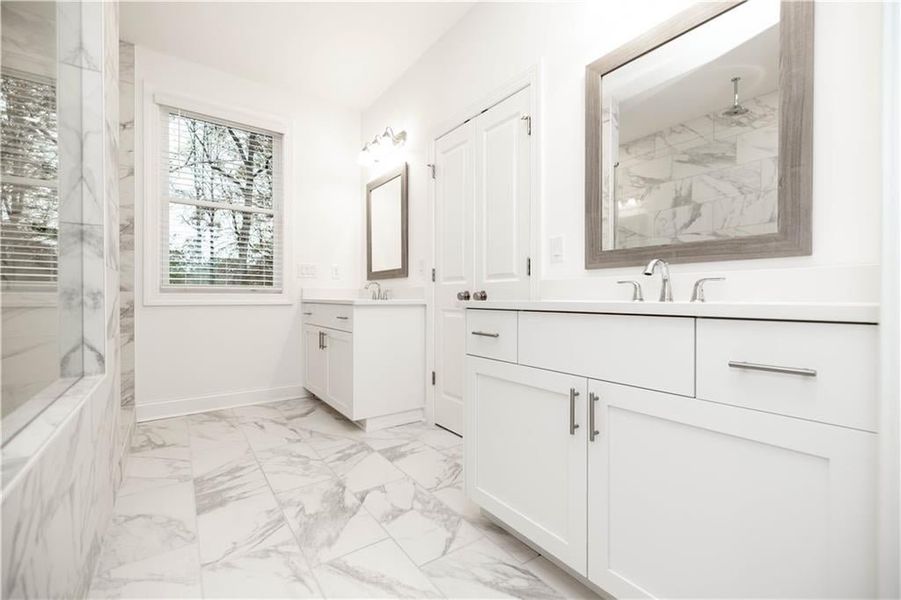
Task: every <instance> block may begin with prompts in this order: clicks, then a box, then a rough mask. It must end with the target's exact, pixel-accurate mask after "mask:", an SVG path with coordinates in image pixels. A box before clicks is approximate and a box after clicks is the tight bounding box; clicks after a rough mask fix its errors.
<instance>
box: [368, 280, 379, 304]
mask: <svg viewBox="0 0 901 600" xmlns="http://www.w3.org/2000/svg"><path fill="white" fill-rule="evenodd" d="M372 286H375V289H374V290H372V293H371V296H372V299H373V300H381V299H382V284H380V283H379V282H378V281H367V282H366V285H364V286H363V289H364V290H368V289H369V288H371V287H372Z"/></svg>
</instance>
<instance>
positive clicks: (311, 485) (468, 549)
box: [91, 400, 592, 598]
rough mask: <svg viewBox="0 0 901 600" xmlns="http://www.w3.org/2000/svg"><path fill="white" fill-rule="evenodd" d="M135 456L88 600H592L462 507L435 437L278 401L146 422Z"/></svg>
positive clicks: (455, 467) (451, 467)
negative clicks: (187, 476) (368, 426)
mask: <svg viewBox="0 0 901 600" xmlns="http://www.w3.org/2000/svg"><path fill="white" fill-rule="evenodd" d="M130 457H131V459H135V462H136V464H137V466H135V467H129V468H128V469H127V472H126V484H125V486H130V488H128V489H130V490H132V491H131V492H130V493H128V494H126V495H125V496H122V497H120V504H119V506H117V514H116V516H115V521H114V522H115V523H117V525H118V527H114V528H112V529H111V530H110V533H109V535H108V536H107V539H106V540H105V542H104V548H103V557H104V560H103V561H102V564H101V567H100V568H99V569H98V571H97V573H96V575H95V577H94V582H93V586H92V588H91V597H94V596H96V597H100V598H136V597H141V598H148V597H158V598H162V597H165V598H195V597H207V598H217V597H233V598H234V597H246V598H251V597H252V598H285V597H297V598H322V597H326V598H361V597H365V598H379V597H385V598H441V597H473V598H475V597H480V598H481V597H502V596H508V597H522V598H561V597H564V596H565V597H591V596H592V594H591V592H590V591H589V590H587V589H586V588H584V587H583V586H581V585H580V584H579V583H577V582H576V581H575V580H573V579H572V578H571V577H569V576H568V575H566V574H565V573H563V572H562V571H560V570H559V569H557V568H556V567H554V566H553V565H552V564H551V563H549V562H547V561H546V560H544V559H542V558H541V557H540V556H538V554H537V553H536V552H535V551H534V550H532V549H531V548H529V547H528V546H526V545H525V544H523V543H522V542H520V541H519V540H517V539H516V538H514V537H513V536H512V535H510V534H509V533H507V532H505V531H504V530H502V529H501V528H500V527H498V526H497V525H495V524H494V523H492V522H491V521H489V520H487V519H486V518H485V517H484V516H482V515H481V513H480V512H479V511H478V509H477V508H476V507H475V505H473V504H472V503H471V502H469V500H467V499H466V497H465V494H464V493H463V487H462V485H463V471H462V459H463V456H462V439H461V438H459V437H458V436H455V435H453V434H451V433H449V432H447V431H444V430H442V429H439V428H437V427H433V426H430V425H425V424H411V425H404V426H401V427H395V428H393V429H388V430H383V431H377V432H369V433H367V432H363V431H361V430H360V429H358V428H356V426H354V425H352V424H350V423H348V422H347V421H345V420H343V418H340V417H339V416H337V415H336V414H335V413H334V412H333V411H331V410H330V409H328V408H327V407H325V406H324V405H322V404H321V403H320V402H319V401H317V400H296V401H283V402H275V403H271V404H266V405H259V406H249V407H242V408H236V409H231V410H224V411H214V412H211V413H205V414H200V415H191V416H188V417H180V418H175V419H166V420H163V421H156V422H150V423H141V424H139V425H138V427H137V429H136V431H135V436H134V440H133V442H132V445H131V455H130ZM145 462H146V464H145ZM185 464H189V465H190V469H191V480H190V482H187V483H186V482H184V481H182V478H183V477H184V473H185V471H184V467H185ZM129 482H131V483H129ZM141 486H143V489H140V488H141ZM123 489H126V487H123ZM188 492H190V493H188ZM188 509H190V511H192V512H191V516H192V517H193V521H192V522H193V523H195V524H196V528H195V529H191V528H190V527H189V526H188V525H187V523H188V521H189V519H188V516H187V511H188ZM151 515H156V517H157V518H156V519H153V518H148V517H150V516H151ZM132 521H134V523H133V524H132ZM123 530H124V532H123ZM136 531H143V532H144V535H143V536H142V537H141V538H140V539H139V538H138V536H135V535H134V532H136ZM129 558H131V559H133V560H130V561H129V560H128V559H129Z"/></svg>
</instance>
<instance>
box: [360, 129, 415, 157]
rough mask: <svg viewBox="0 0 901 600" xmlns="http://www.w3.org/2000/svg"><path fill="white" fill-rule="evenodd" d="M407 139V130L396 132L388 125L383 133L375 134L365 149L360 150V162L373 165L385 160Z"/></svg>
mask: <svg viewBox="0 0 901 600" xmlns="http://www.w3.org/2000/svg"><path fill="white" fill-rule="evenodd" d="M406 141H407V132H406V131H401V132H400V133H397V134H396V133H394V130H393V129H391V127H386V128H385V131H384V132H383V133H382V134H381V135H377V136H375V137H374V138H372V141H371V142H368V143H367V144H366V145H365V146H363V150H362V151H360V157H359V162H360V164H361V165H372V164H374V163H377V162H379V161H381V160H384V159H386V158H388V157H390V156H392V155H394V154H395V151H396V150H397V149H399V148H400V147H401V146H403V145H404V143H406Z"/></svg>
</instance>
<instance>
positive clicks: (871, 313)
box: [460, 300, 879, 323]
mask: <svg viewBox="0 0 901 600" xmlns="http://www.w3.org/2000/svg"><path fill="white" fill-rule="evenodd" d="M460 306H461V307H465V308H469V309H475V310H488V309H493V310H534V311H547V312H578V313H608V314H623V315H662V316H682V317H710V318H723V319H761V320H774V321H825V322H836V323H878V322H879V304H876V303H848V304H826V303H803V302H799V303H787V302H781V303H780V302H776V303H761V302H746V303H743V302H596V301H582V300H536V301H529V300H526V301H486V302H461V303H460Z"/></svg>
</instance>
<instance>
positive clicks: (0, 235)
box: [0, 70, 59, 290]
mask: <svg viewBox="0 0 901 600" xmlns="http://www.w3.org/2000/svg"><path fill="white" fill-rule="evenodd" d="M0 89H2V91H0V178H2V182H0V281H2V283H3V286H4V287H5V288H13V289H38V290H40V289H44V288H48V289H51V290H52V289H55V287H56V280H57V234H58V231H59V197H58V193H57V172H58V168H59V158H58V146H57V113H56V85H55V83H54V82H53V81H52V80H50V79H45V78H41V77H39V76H35V75H31V74H25V73H19V72H17V71H16V72H13V71H8V70H4V71H3V72H2V75H0Z"/></svg>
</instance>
